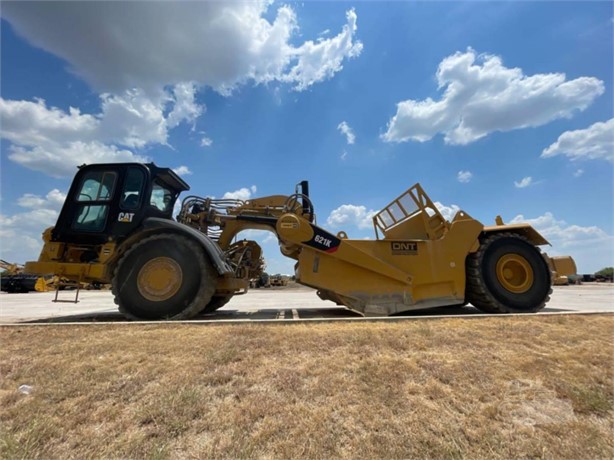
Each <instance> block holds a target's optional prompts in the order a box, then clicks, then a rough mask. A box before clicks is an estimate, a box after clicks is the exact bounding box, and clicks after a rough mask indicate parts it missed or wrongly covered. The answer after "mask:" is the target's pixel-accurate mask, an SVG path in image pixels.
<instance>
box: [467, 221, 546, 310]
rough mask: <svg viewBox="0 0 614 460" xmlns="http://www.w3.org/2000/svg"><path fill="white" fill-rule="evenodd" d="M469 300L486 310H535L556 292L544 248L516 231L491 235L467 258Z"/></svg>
mask: <svg viewBox="0 0 614 460" xmlns="http://www.w3.org/2000/svg"><path fill="white" fill-rule="evenodd" d="M466 272H467V286H466V295H465V297H466V300H467V301H469V302H470V303H471V304H472V305H473V306H474V307H476V308H478V309H479V310H482V311H484V312H486V313H534V312H537V311H539V310H541V309H542V308H544V306H545V305H546V303H547V302H548V300H549V299H550V294H551V293H552V288H551V275H550V269H549V268H548V264H547V263H546V261H545V260H544V258H543V256H542V255H541V251H540V250H539V249H538V248H536V247H535V246H533V245H532V244H531V243H529V242H528V241H527V240H526V239H525V238H523V237H521V236H519V235H516V234H513V233H495V234H491V235H487V236H486V237H485V238H484V239H483V240H482V241H481V242H480V248H479V249H478V251H477V252H475V253H473V254H470V255H469V256H468V257H467V262H466Z"/></svg>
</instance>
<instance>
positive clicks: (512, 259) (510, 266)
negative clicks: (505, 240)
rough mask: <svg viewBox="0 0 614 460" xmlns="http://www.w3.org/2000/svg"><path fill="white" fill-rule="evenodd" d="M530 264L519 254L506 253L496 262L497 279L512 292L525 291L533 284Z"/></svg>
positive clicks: (520, 292) (519, 292)
mask: <svg viewBox="0 0 614 460" xmlns="http://www.w3.org/2000/svg"><path fill="white" fill-rule="evenodd" d="M533 279H534V277H533V269H532V268H531V264H529V262H528V261H527V259H525V258H524V257H522V256H521V255H519V254H506V255H504V256H503V257H501V258H500V259H499V260H498V262H497V280H498V281H499V283H500V284H501V286H503V287H504V288H505V289H507V290H508V291H510V292H513V293H514V294H522V293H524V292H527V291H528V290H529V289H530V288H531V286H532V285H533Z"/></svg>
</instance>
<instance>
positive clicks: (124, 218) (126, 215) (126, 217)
mask: <svg viewBox="0 0 614 460" xmlns="http://www.w3.org/2000/svg"><path fill="white" fill-rule="evenodd" d="M133 217H134V213H133V212H120V213H119V217H118V218H117V222H132V218H133Z"/></svg>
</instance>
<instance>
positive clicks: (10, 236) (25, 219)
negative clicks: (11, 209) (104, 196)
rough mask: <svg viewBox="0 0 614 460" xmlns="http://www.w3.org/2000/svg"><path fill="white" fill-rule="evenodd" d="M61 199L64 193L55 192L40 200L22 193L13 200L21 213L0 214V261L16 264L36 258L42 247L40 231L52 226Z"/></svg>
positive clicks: (38, 196) (54, 190)
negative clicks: (22, 209) (21, 210)
mask: <svg viewBox="0 0 614 460" xmlns="http://www.w3.org/2000/svg"><path fill="white" fill-rule="evenodd" d="M65 199H66V194H64V193H63V192H61V191H59V190H58V189H53V190H51V191H50V192H49V193H47V195H46V196H44V197H42V196H40V195H34V194H31V193H26V194H24V195H22V196H21V197H19V198H18V199H17V204H18V205H19V206H20V207H22V208H24V211H23V212H18V213H16V214H14V215H11V216H6V215H3V214H0V237H1V238H2V245H0V250H1V251H2V252H1V255H0V258H2V259H4V260H8V261H11V262H19V263H23V262H25V261H27V260H36V259H38V255H39V253H40V250H41V248H42V246H43V242H42V241H43V240H42V232H43V230H44V229H46V228H47V227H50V226H52V225H55V222H56V220H57V218H58V215H59V212H60V209H62V205H63V204H64V200H65Z"/></svg>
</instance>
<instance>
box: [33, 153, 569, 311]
mask: <svg viewBox="0 0 614 460" xmlns="http://www.w3.org/2000/svg"><path fill="white" fill-rule="evenodd" d="M188 189H189V186H188V184H186V183H185V182H184V181H183V180H182V179H181V178H180V177H179V176H177V175H176V174H175V173H174V172H173V171H172V170H171V169H168V168H159V167H157V166H155V165H154V164H152V163H150V164H138V163H117V164H93V165H88V166H83V167H81V168H80V169H79V171H78V172H77V174H76V176H75V179H74V181H73V183H72V186H71V188H70V190H69V192H68V195H67V199H66V201H65V203H64V206H63V208H62V211H61V213H60V216H59V217H58V221H57V223H56V225H55V227H53V228H49V229H47V230H46V231H45V232H44V234H43V240H44V247H43V249H42V252H41V255H40V258H39V260H38V261H37V262H29V263H27V264H26V269H27V271H28V272H30V273H54V274H56V275H59V276H62V277H65V278H68V279H71V280H74V281H77V282H99V283H111V284H112V290H113V294H114V296H115V300H116V302H117V304H118V305H119V309H120V311H121V312H122V313H123V314H124V315H125V316H126V317H128V318H134V319H146V320H156V319H185V318H192V317H194V316H196V315H198V314H201V313H207V312H211V311H214V310H216V309H218V308H220V307H221V306H223V305H224V304H225V303H226V302H228V300H230V299H231V298H232V296H233V295H237V294H242V293H245V292H246V291H247V289H248V288H249V284H250V280H252V279H257V278H259V277H260V275H261V274H262V263H261V260H262V259H261V252H262V251H261V249H260V246H258V244H257V243H255V242H254V241H245V240H243V241H236V237H237V235H238V234H239V233H240V232H241V231H243V230H247V229H256V230H268V231H270V232H272V233H273V234H274V235H275V236H276V237H277V238H278V240H279V245H280V250H281V252H282V254H284V255H285V256H287V257H290V258H292V259H294V260H296V265H295V266H296V273H295V276H296V282H298V283H300V284H303V285H306V286H310V287H313V288H314V289H317V292H318V295H319V296H320V298H322V299H325V300H331V301H333V302H335V303H337V304H339V305H344V306H346V307H347V308H350V309H352V310H354V311H357V312H360V313H362V314H364V315H367V316H381V315H391V314H394V313H398V312H404V311H408V310H415V309H423V308H429V307H439V306H445V305H463V304H465V303H467V302H471V303H472V304H473V305H474V306H476V307H477V308H479V309H481V310H483V311H486V312H496V313H507V312H535V311H538V310H540V309H542V308H543V307H544V305H545V304H546V302H547V301H548V299H549V295H550V292H551V269H550V266H549V259H548V257H547V256H546V255H544V254H542V253H541V251H540V250H539V249H538V246H542V245H546V244H548V242H547V241H546V239H545V238H544V237H543V236H542V235H540V234H539V233H538V232H537V231H536V230H535V229H534V228H532V227H531V226H530V225H528V224H512V225H505V224H503V222H502V221H501V219H500V218H498V219H497V223H496V225H493V226H484V225H483V224H482V223H480V222H479V221H477V220H475V219H473V218H472V217H470V216H469V215H468V214H467V213H466V212H464V211H459V212H457V213H456V215H455V216H454V218H453V219H452V220H451V221H447V220H446V219H444V217H443V216H442V215H441V213H440V212H439V210H438V209H437V207H436V206H435V205H434V203H433V202H432V201H431V199H430V198H429V197H428V196H427V194H426V193H425V192H424V190H422V187H421V186H420V185H419V184H416V185H414V186H412V187H410V188H409V189H408V190H407V191H406V192H404V193H403V194H401V195H400V196H399V197H397V198H396V199H394V200H393V201H392V202H391V203H390V204H389V205H387V206H385V207H384V208H383V209H382V210H381V211H380V212H379V213H378V214H376V215H375V216H374V217H373V225H374V230H375V236H376V239H374V240H364V239H359V240H352V239H350V238H349V237H348V235H347V234H346V233H345V232H343V231H341V232H338V233H336V234H335V233H331V232H329V231H327V230H325V229H324V228H322V227H320V226H319V225H317V223H316V214H315V210H314V207H313V204H312V202H311V200H310V198H309V186H308V183H307V181H303V182H301V183H299V184H298V185H297V187H296V189H295V191H294V193H292V194H290V195H273V196H268V197H263V198H255V199H250V200H245V201H243V200H234V199H213V198H205V197H198V196H188V197H187V198H185V199H184V200H183V202H182V205H181V211H180V212H179V215H178V217H177V221H175V220H173V218H172V213H173V208H174V205H175V201H176V200H177V197H178V196H179V194H180V193H181V192H183V191H186V190H188ZM557 273H559V274H560V275H568V274H571V273H566V272H565V271H563V270H562V269H561V271H558V268H557Z"/></svg>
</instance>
